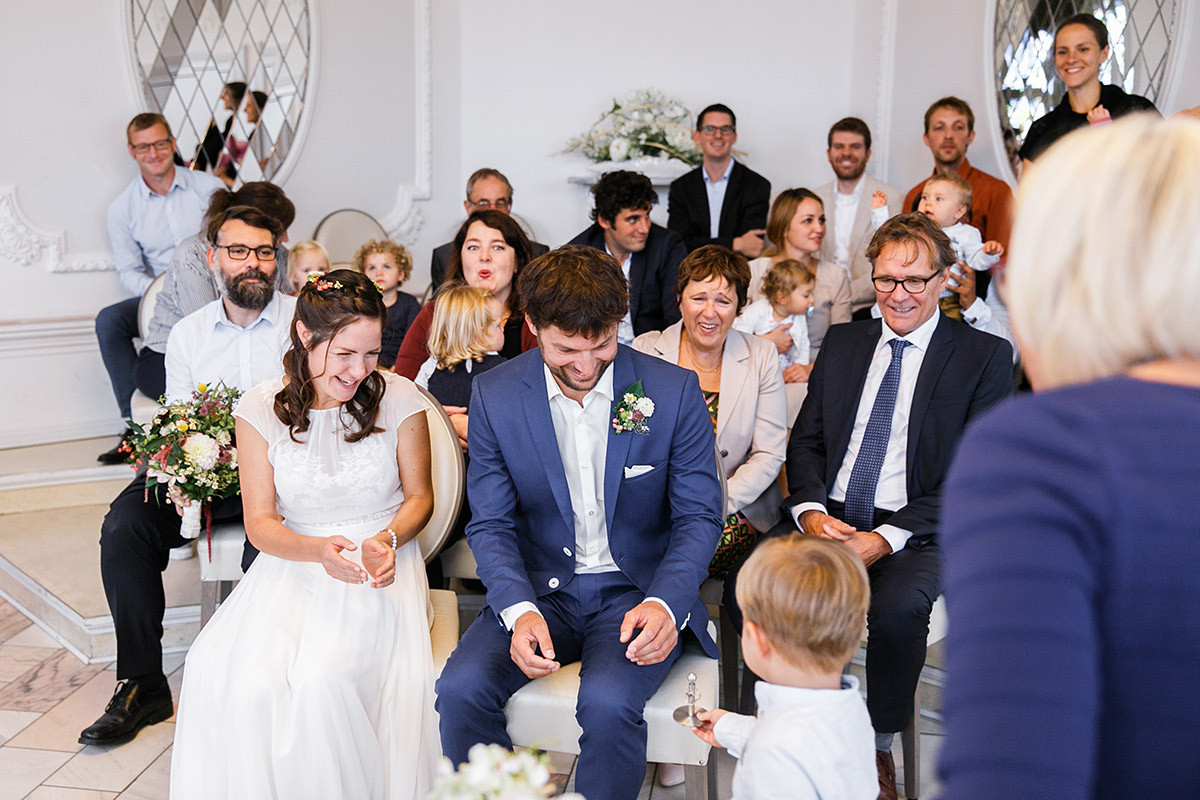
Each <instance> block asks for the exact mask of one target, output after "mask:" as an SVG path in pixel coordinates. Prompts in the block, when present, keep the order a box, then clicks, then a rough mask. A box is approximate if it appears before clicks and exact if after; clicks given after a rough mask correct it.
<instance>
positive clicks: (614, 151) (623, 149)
mask: <svg viewBox="0 0 1200 800" xmlns="http://www.w3.org/2000/svg"><path fill="white" fill-rule="evenodd" d="M608 158H609V160H611V161H624V160H625V159H627V158H629V140H628V139H626V138H625V137H624V136H618V137H617V138H616V139H613V140H612V144H610V145H609V146H608Z"/></svg>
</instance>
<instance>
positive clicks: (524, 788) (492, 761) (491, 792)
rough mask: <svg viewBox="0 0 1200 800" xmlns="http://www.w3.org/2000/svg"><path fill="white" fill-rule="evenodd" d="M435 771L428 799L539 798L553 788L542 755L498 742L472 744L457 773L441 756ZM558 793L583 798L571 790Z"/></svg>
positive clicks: (570, 799) (571, 798)
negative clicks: (568, 792) (437, 768)
mask: <svg viewBox="0 0 1200 800" xmlns="http://www.w3.org/2000/svg"><path fill="white" fill-rule="evenodd" d="M439 772H440V776H439V777H438V779H437V782H436V783H435V784H434V785H433V791H431V792H430V793H429V800H542V798H545V797H549V796H550V794H551V793H552V792H553V791H554V786H553V784H551V783H550V770H549V768H548V767H547V766H546V757H545V756H544V755H541V754H540V753H535V752H531V751H528V750H523V751H521V752H520V753H514V752H511V751H509V750H505V749H504V748H503V747H501V746H500V745H498V744H477V745H475V746H474V747H472V748H471V750H470V751H469V752H468V753H467V763H465V764H463V765H461V766H460V767H459V769H458V772H455V771H454V767H453V765H452V764H451V763H450V759H448V758H443V759H442V764H441V767H440V770H439ZM559 796H560V797H561V798H563V800H584V799H583V796H582V795H579V794H574V793H571V794H564V795H559Z"/></svg>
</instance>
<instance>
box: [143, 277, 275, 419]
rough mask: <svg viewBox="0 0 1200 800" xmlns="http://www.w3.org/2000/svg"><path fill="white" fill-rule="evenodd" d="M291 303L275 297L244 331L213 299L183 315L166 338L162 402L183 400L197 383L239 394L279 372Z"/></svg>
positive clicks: (218, 302)
mask: <svg viewBox="0 0 1200 800" xmlns="http://www.w3.org/2000/svg"><path fill="white" fill-rule="evenodd" d="M295 311H296V298H294V297H288V296H287V295H285V294H280V293H279V292H276V293H275V296H274V297H272V298H271V302H269V303H267V307H266V308H264V309H263V310H262V313H261V314H259V315H258V317H257V318H255V320H254V321H253V322H251V323H250V324H249V325H247V326H246V327H245V328H243V327H241V326H240V325H236V324H234V323H233V322H231V321H230V320H229V317H228V316H227V315H226V313H225V304H224V301H223V300H222V298H220V297H218V298H217V299H216V300H214V301H212V302H211V303H209V304H208V305H206V306H204V307H202V308H201V309H200V310H199V311H195V312H193V313H191V314H188V315H187V316H186V317H184V318H183V319H181V320H180V321H179V323H178V324H177V325H176V326H175V327H174V328H172V329H171V335H170V336H169V337H168V338H167V359H166V369H167V397H168V398H170V399H172V400H178V399H186V398H190V397H191V396H192V391H193V390H195V388H196V385H197V384H200V383H216V382H217V381H222V382H224V384H225V385H226V386H232V387H236V388H238V389H241V390H242V391H243V392H245V391H247V390H249V389H252V388H254V387H255V386H257V385H258V384H260V383H262V382H263V381H265V380H268V379H270V378H274V377H277V376H278V375H280V374H281V373H282V372H283V354H284V353H285V352H287V350H288V348H289V347H291V326H292V316H293V315H294V314H295Z"/></svg>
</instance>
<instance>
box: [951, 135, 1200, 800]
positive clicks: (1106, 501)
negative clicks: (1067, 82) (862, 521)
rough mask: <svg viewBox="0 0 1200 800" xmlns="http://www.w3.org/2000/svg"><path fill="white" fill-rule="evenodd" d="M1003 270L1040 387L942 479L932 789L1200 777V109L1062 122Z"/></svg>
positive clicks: (1005, 790) (984, 793)
mask: <svg viewBox="0 0 1200 800" xmlns="http://www.w3.org/2000/svg"><path fill="white" fill-rule="evenodd" d="M1067 139H1068V141H1069V146H1063V147H1057V148H1052V149H1051V150H1049V151H1048V152H1047V153H1046V154H1045V155H1044V156H1043V157H1042V158H1041V159H1039V161H1038V167H1037V169H1036V170H1033V171H1030V172H1029V173H1028V174H1027V175H1026V177H1025V178H1024V179H1023V181H1022V185H1021V197H1020V203H1019V204H1018V209H1019V211H1018V218H1017V223H1016V228H1015V233H1014V236H1013V241H1012V249H1011V250H1010V257H1009V262H1008V270H1007V284H1008V285H1007V293H1008V296H1009V298H1010V307H1011V309H1012V319H1013V327H1014V328H1015V329H1016V332H1017V336H1018V338H1019V339H1020V340H1021V342H1022V347H1021V350H1022V353H1023V354H1024V357H1025V369H1026V372H1027V374H1028V375H1029V377H1030V380H1031V381H1032V383H1033V385H1034V387H1035V389H1036V390H1037V391H1038V393H1037V394H1035V395H1032V396H1025V397H1022V398H1020V399H1019V400H1015V401H1012V402H1010V403H1009V404H1008V405H1006V406H1002V407H1001V408H999V409H997V410H996V411H995V412H994V413H993V414H991V415H990V416H988V417H986V418H984V419H982V420H980V422H979V424H978V425H976V426H974V427H973V428H972V429H970V430H968V432H967V434H966V436H965V437H964V439H963V441H962V445H961V448H960V450H959V452H958V455H957V457H956V459H955V462H954V465H953V467H952V469H951V471H950V475H949V478H948V479H947V482H946V498H945V512H944V529H943V535H942V541H943V546H944V548H945V555H946V569H945V574H946V599H947V603H948V610H949V612H950V635H949V639H948V640H947V653H948V663H947V672H948V674H949V683H948V685H947V688H946V694H945V707H944V713H945V718H946V743H945V745H944V746H943V748H942V753H941V759H940V764H939V766H940V770H941V773H942V778H943V781H944V789H945V791H944V793H943V797H946V798H971V799H972V800H986V799H987V798H1001V797H1003V798H1009V797H1053V798H1056V800H1073V799H1074V798H1080V799H1082V798H1097V797H1113V798H1117V797H1122V798H1124V797H1195V796H1196V794H1197V792H1198V791H1200V759H1197V758H1196V744H1197V743H1198V742H1200V688H1198V685H1197V682H1196V676H1197V674H1200V591H1198V590H1197V586H1196V565H1197V563H1200V490H1198V487H1200V457H1198V456H1197V454H1198V453H1200V317H1198V316H1197V314H1196V312H1195V302H1196V298H1197V297H1200V238H1197V236H1196V234H1195V230H1196V226H1197V224H1198V223H1200V194H1198V193H1197V192H1196V187H1195V177H1196V175H1198V174H1200V122H1196V121H1194V120H1187V121H1184V120H1172V121H1168V122H1163V121H1160V120H1155V119H1153V118H1141V119H1138V118H1130V119H1127V120H1120V121H1118V122H1116V123H1115V124H1113V125H1107V126H1104V127H1102V128H1093V129H1090V130H1082V131H1079V132H1077V133H1072V134H1070V135H1069V136H1068V137H1067Z"/></svg>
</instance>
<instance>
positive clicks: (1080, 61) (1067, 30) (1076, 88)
mask: <svg viewBox="0 0 1200 800" xmlns="http://www.w3.org/2000/svg"><path fill="white" fill-rule="evenodd" d="M1107 58H1108V28H1106V27H1105V25H1104V22H1103V21H1102V20H1100V19H1098V18H1096V17H1094V16H1092V15H1091V14H1076V15H1075V16H1073V17H1071V18H1070V19H1068V20H1067V21H1066V22H1064V23H1063V24H1062V25H1059V26H1058V30H1057V31H1055V33H1054V69H1055V70H1056V71H1057V72H1058V77H1059V80H1061V81H1062V82H1063V85H1064V86H1066V89H1067V91H1066V93H1065V94H1064V95H1063V98H1062V100H1061V101H1059V104H1058V105H1057V106H1055V107H1054V108H1053V109H1051V110H1050V111H1048V112H1047V113H1045V114H1043V115H1042V116H1041V117H1039V118H1038V119H1035V120H1034V121H1033V124H1032V125H1030V126H1029V133H1027V134H1026V135H1025V142H1024V144H1022V145H1021V152H1020V156H1021V159H1022V160H1023V161H1027V162H1028V161H1033V160H1034V159H1036V158H1037V157H1038V156H1040V155H1041V154H1042V153H1043V152H1045V151H1046V148H1048V147H1049V146H1050V145H1052V144H1054V143H1055V142H1057V141H1058V140H1059V139H1061V138H1062V137H1063V136H1066V135H1067V134H1068V133H1070V132H1071V131H1073V130H1075V129H1076V128H1082V127H1084V126H1086V125H1099V124H1101V123H1104V122H1109V121H1111V120H1114V119H1117V118H1119V117H1123V116H1124V115H1126V114H1131V113H1133V112H1136V111H1153V112H1154V113H1156V114H1157V113H1158V109H1156V108H1155V107H1154V103H1151V102H1150V101H1149V100H1147V99H1146V98H1144V97H1142V96H1140V95H1136V94H1126V93H1125V92H1124V90H1122V89H1121V87H1120V86H1113V85H1112V84H1108V83H1101V82H1100V67H1101V65H1103V64H1104V62H1105V60H1106V59H1107Z"/></svg>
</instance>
